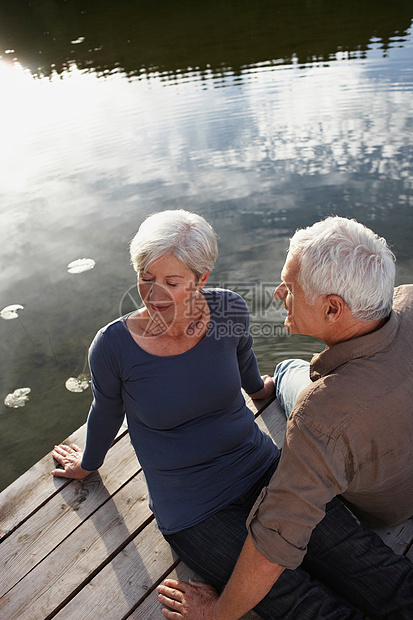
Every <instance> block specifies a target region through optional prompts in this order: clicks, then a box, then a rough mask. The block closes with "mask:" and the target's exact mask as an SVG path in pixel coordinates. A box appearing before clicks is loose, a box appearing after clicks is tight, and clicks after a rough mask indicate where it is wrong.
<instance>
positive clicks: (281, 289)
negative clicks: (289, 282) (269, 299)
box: [274, 282, 285, 301]
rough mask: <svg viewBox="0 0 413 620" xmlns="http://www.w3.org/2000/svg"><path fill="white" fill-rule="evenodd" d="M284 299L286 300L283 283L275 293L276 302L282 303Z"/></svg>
mask: <svg viewBox="0 0 413 620" xmlns="http://www.w3.org/2000/svg"><path fill="white" fill-rule="evenodd" d="M284 298H285V286H284V284H283V283H282V282H281V284H279V285H278V286H277V288H276V289H275V291H274V299H275V300H276V301H282V300H283V299H284Z"/></svg>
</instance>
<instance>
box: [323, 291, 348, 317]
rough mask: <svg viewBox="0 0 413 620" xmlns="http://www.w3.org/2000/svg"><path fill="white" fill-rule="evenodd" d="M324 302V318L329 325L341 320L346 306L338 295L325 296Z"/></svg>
mask: <svg viewBox="0 0 413 620" xmlns="http://www.w3.org/2000/svg"><path fill="white" fill-rule="evenodd" d="M326 302H327V303H326V309H325V317H326V319H327V321H328V322H329V323H335V322H336V321H338V320H339V319H340V318H342V316H343V314H344V311H345V309H346V307H347V304H346V302H345V301H344V299H343V298H342V297H340V296H339V295H327V297H326Z"/></svg>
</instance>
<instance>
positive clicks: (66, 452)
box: [52, 443, 91, 480]
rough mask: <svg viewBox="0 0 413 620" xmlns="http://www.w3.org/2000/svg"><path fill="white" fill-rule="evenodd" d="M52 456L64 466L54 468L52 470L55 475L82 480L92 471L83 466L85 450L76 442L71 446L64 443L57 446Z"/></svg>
mask: <svg viewBox="0 0 413 620" xmlns="http://www.w3.org/2000/svg"><path fill="white" fill-rule="evenodd" d="M52 456H53V458H54V459H56V461H57V462H58V463H60V465H62V467H63V469H60V468H57V469H54V470H53V471H52V474H53V476H56V477H58V478H74V479H75V480H82V478H86V476H88V475H89V474H90V473H91V472H90V471H88V470H86V469H83V467H81V465H80V463H81V462H82V456H83V450H82V449H81V448H79V446H77V445H76V444H74V443H72V445H71V446H66V445H65V444H63V443H62V444H60V446H55V447H54V450H52Z"/></svg>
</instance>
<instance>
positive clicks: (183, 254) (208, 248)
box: [130, 209, 218, 278]
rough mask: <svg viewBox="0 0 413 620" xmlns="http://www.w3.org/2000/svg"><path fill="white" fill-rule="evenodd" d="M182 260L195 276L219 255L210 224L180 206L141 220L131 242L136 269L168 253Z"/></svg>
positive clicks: (209, 268)
mask: <svg viewBox="0 0 413 620" xmlns="http://www.w3.org/2000/svg"><path fill="white" fill-rule="evenodd" d="M171 254H172V255H173V256H175V257H176V258H178V259H179V260H181V261H182V262H183V263H184V264H185V265H186V267H187V268H188V269H190V270H191V271H192V272H193V273H194V274H195V275H196V277H197V278H199V277H200V276H201V275H202V274H203V273H205V272H206V271H208V270H211V269H212V268H213V266H214V263H215V261H216V259H217V256H218V246H217V236H216V234H215V232H214V230H213V228H212V226H210V224H208V222H207V221H206V220H205V219H204V218H203V217H201V216H200V215H197V214H196V213H191V212H190V211H184V210H183V209H177V210H168V211H160V212H159V213H153V214H152V215H150V216H149V217H147V218H146V220H145V221H144V222H143V223H142V224H141V226H140V228H139V230H138V232H137V233H136V235H135V237H134V238H133V239H132V241H131V244H130V256H131V261H132V264H133V267H134V269H135V271H136V272H139V271H146V270H147V269H148V267H149V265H150V264H151V263H153V262H154V261H155V260H158V259H159V258H162V257H164V256H167V255H171Z"/></svg>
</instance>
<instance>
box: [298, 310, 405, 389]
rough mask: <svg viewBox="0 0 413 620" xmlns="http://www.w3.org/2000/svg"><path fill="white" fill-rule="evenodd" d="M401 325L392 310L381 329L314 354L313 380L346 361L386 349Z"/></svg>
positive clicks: (327, 373)
mask: <svg viewBox="0 0 413 620" xmlns="http://www.w3.org/2000/svg"><path fill="white" fill-rule="evenodd" d="M398 326H399V317H398V315H397V314H396V312H394V310H392V311H391V313H390V317H389V320H388V321H387V322H386V323H385V324H384V325H383V327H381V328H380V329H378V330H376V331H374V332H371V333H370V334H366V335H364V336H359V337H358V338H351V339H350V340H346V341H345V342H339V343H338V344H335V345H333V346H332V347H330V348H328V349H325V350H324V351H322V352H321V353H318V354H316V355H314V357H313V359H312V360H311V364H310V378H311V381H317V379H320V378H321V377H325V376H326V375H329V374H330V373H332V372H333V371H334V370H335V369H336V368H338V367H339V366H341V365H342V364H345V363H346V362H348V361H350V360H353V359H357V358H359V357H369V356H370V355H374V354H375V353H378V352H379V351H382V350H383V349H386V348H387V347H388V346H389V345H390V344H391V343H392V341H393V339H394V337H395V335H396V332H397V329H398Z"/></svg>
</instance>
